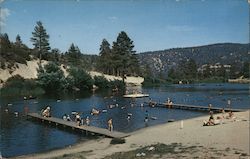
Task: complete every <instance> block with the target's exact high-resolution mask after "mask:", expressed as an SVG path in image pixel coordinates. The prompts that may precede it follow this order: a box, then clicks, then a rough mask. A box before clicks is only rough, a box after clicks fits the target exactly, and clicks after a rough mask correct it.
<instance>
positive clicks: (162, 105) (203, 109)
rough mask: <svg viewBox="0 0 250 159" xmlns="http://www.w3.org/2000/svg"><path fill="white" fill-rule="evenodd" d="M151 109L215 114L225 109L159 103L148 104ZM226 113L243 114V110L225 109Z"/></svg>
mask: <svg viewBox="0 0 250 159" xmlns="http://www.w3.org/2000/svg"><path fill="white" fill-rule="evenodd" d="M147 104H148V105H150V106H151V107H165V108H173V109H186V110H196V111H213V112H217V113H218V112H221V110H222V109H223V108H220V107H211V108H210V107H208V106H196V105H186V104H175V103H173V104H172V105H168V104H167V103H157V102H153V105H152V104H150V102H148V103H147ZM224 111H225V112H229V111H232V112H242V111H244V110H243V109H231V108H224Z"/></svg>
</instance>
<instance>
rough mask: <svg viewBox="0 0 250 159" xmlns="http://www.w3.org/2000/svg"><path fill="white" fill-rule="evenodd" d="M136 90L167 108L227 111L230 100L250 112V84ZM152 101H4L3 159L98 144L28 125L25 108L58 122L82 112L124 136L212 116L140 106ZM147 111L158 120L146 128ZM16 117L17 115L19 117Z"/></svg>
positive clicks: (95, 97)
mask: <svg viewBox="0 0 250 159" xmlns="http://www.w3.org/2000/svg"><path fill="white" fill-rule="evenodd" d="M131 89H135V88H131ZM137 89H139V90H140V91H142V92H143V93H148V94H149V95H150V97H149V98H151V99H152V100H154V101H157V102H165V101H166V99H167V98H170V99H171V100H172V101H173V102H174V103H178V104H191V105H201V106H208V104H210V103H211V104H212V105H213V106H216V107H221V108H223V107H226V106H227V100H229V99H230V100H231V106H232V108H241V109H249V106H250V101H249V85H248V84H229V83H225V84H189V85H169V86H165V87H155V88H154V87H153V88H152V87H150V88H139V87H138V88H137ZM149 98H138V99H128V98H123V97H122V94H121V93H113V92H109V91H100V92H95V93H88V94H68V95H44V96H39V97H37V98H36V99H32V100H23V98H22V97H9V98H3V97H0V119H1V120H0V121H1V130H0V134H1V136H0V137H1V138H0V141H1V142H0V148H1V149H0V150H1V155H2V156H4V157H12V156H18V155H24V154H30V153H37V152H44V151H48V150H52V149H56V148H63V147H66V146H70V145H72V144H75V143H77V142H80V141H86V140H91V139H93V138H95V137H91V136H86V135H85V134H81V133H76V132H74V131H72V130H68V129H65V130H64V129H63V128H60V129H59V128H56V127H54V126H49V125H46V124H41V123H39V122H34V121H30V120H27V117H26V116H24V113H23V112H24V108H25V107H28V109H29V112H40V111H41V110H42V109H44V108H45V107H46V106H47V105H49V106H50V107H51V110H52V116H55V117H59V118H61V117H62V116H63V115H64V114H65V113H66V114H71V113H72V111H76V112H81V113H82V116H83V117H84V118H85V117H87V116H89V117H90V123H91V125H93V126H97V127H102V128H106V127H107V120H108V119H109V118H112V119H113V125H114V130H116V131H121V132H131V131H135V130H138V129H141V128H145V127H147V126H152V125H156V124H161V123H166V122H168V120H170V119H171V120H172V119H174V120H175V121H176V120H181V119H188V118H193V117H198V116H202V115H206V114H208V113H206V112H199V111H188V110H178V109H166V108H150V107H148V106H146V105H145V104H144V106H143V107H141V104H142V103H144V102H148V101H149ZM109 105H115V107H114V108H112V109H109V108H108V106H109ZM92 108H96V109H99V110H107V112H105V113H101V114H100V115H98V116H91V115H90V111H91V109H92ZM146 110H147V111H148V112H149V115H150V116H154V117H157V120H149V122H147V123H145V122H144V117H145V111H146ZM15 112H18V115H16V114H15ZM128 113H131V114H132V116H131V118H130V120H127V116H128ZM201 124H202V123H201ZM177 142H178V141H177Z"/></svg>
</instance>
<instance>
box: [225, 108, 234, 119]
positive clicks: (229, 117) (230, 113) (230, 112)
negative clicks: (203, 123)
mask: <svg viewBox="0 0 250 159" xmlns="http://www.w3.org/2000/svg"><path fill="white" fill-rule="evenodd" d="M226 118H227V119H231V118H235V117H234V114H233V112H232V110H230V111H229V112H228V116H227V117H226Z"/></svg>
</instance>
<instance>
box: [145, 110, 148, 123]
mask: <svg viewBox="0 0 250 159" xmlns="http://www.w3.org/2000/svg"><path fill="white" fill-rule="evenodd" d="M148 117H149V114H148V110H146V112H145V119H144V121H145V122H148Z"/></svg>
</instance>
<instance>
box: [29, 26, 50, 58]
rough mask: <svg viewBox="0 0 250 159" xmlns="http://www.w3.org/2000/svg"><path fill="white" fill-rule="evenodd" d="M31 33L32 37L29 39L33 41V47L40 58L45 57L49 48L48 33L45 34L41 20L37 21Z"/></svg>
mask: <svg viewBox="0 0 250 159" xmlns="http://www.w3.org/2000/svg"><path fill="white" fill-rule="evenodd" d="M32 35H33V37H31V39H30V40H31V42H33V45H34V47H35V49H36V50H37V51H38V54H39V58H40V60H41V59H46V56H47V53H48V51H49V50H50V46H49V35H48V34H47V32H46V29H45V28H44V27H43V24H42V22H41V21H38V22H37V25H36V26H35V28H34V32H32Z"/></svg>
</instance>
